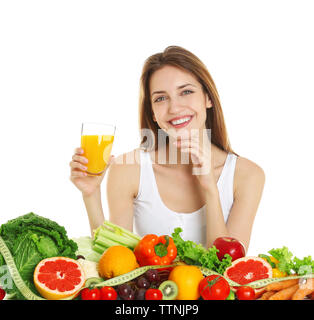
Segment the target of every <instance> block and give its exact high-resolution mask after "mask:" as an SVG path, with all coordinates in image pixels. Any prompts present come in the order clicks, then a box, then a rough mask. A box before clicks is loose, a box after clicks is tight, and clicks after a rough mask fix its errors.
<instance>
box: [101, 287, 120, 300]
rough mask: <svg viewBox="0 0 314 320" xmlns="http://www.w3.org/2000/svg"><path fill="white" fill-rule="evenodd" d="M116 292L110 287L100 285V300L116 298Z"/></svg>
mask: <svg viewBox="0 0 314 320" xmlns="http://www.w3.org/2000/svg"><path fill="white" fill-rule="evenodd" d="M117 297H118V294H117V291H116V290H115V289H113V288H112V287H102V288H101V289H100V300H117Z"/></svg>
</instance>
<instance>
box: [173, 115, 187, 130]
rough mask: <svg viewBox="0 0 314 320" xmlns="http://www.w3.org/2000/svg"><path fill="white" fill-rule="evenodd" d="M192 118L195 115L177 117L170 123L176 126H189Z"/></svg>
mask: <svg viewBox="0 0 314 320" xmlns="http://www.w3.org/2000/svg"><path fill="white" fill-rule="evenodd" d="M192 118H193V116H182V117H176V118H174V119H172V120H170V121H169V123H170V124H171V125H172V126H173V127H175V128H182V127H185V126H187V125H188V124H189V123H190V122H191V120H192Z"/></svg>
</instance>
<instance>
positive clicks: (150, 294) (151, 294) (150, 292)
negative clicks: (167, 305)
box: [145, 289, 162, 300]
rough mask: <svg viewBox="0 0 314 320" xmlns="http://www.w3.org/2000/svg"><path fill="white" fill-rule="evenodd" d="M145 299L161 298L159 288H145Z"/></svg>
mask: <svg viewBox="0 0 314 320" xmlns="http://www.w3.org/2000/svg"><path fill="white" fill-rule="evenodd" d="M145 300H162V292H161V291H160V290H159V289H147V290H146V292H145Z"/></svg>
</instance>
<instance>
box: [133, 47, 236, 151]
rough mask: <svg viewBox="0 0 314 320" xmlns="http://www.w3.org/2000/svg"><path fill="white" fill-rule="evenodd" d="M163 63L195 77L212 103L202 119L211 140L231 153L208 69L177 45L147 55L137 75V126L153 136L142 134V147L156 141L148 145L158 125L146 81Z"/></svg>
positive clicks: (155, 137) (151, 146)
mask: <svg viewBox="0 0 314 320" xmlns="http://www.w3.org/2000/svg"><path fill="white" fill-rule="evenodd" d="M166 65H170V66H174V67H177V68H180V69H183V70H185V71H188V72H190V73H191V74H192V75H194V76H195V77H196V79H197V80H198V81H199V83H200V84H201V85H202V88H203V90H204V93H205V94H207V95H208V97H209V98H210V100H211V102H212V105H213V106H212V107H211V108H209V109H207V110H206V112H207V117H206V122H205V125H206V128H207V129H211V142H212V143H213V144H214V145H216V146H217V147H218V148H220V149H221V150H224V151H227V152H232V153H234V152H233V151H232V149H231V146H230V143H229V139H228V135H227V130H226V126H225V120H224V116H223V112H222V109H221V105H220V99H219V95H218V92H217V89H216V85H215V83H214V81H213V79H212V77H211V75H210V73H209V72H208V70H207V68H206V66H205V65H204V64H203V62H202V61H201V60H200V59H199V58H198V57H196V56H195V55H194V54H193V53H191V52H189V51H188V50H186V49H184V48H182V47H178V46H169V47H167V48H166V49H165V50H164V52H161V53H156V54H154V55H152V56H150V57H149V58H148V59H146V61H145V63H144V66H143V70H142V75H141V79H140V98H139V125H140V129H150V130H151V132H153V134H154V137H151V138H152V139H149V137H147V136H143V135H142V137H141V144H142V145H143V144H145V145H146V148H153V147H154V148H155V150H157V147H158V143H155V144H154V145H152V144H151V142H149V141H151V140H153V139H154V141H155V142H156V141H158V140H157V139H158V129H160V127H159V126H158V124H157V123H156V122H154V121H153V112H152V105H151V99H150V87H149V82H150V78H151V76H152V74H153V73H154V72H155V71H157V70H159V69H161V68H162V67H164V66H166Z"/></svg>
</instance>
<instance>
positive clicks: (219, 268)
mask: <svg viewBox="0 0 314 320" xmlns="http://www.w3.org/2000/svg"><path fill="white" fill-rule="evenodd" d="M182 231H183V230H182V228H175V229H174V232H173V233H172V235H171V236H172V239H173V241H174V243H175V245H176V247H177V255H178V257H179V258H180V260H182V261H184V262H185V263H187V264H192V265H199V266H203V267H205V268H208V269H210V270H213V271H215V272H218V273H220V274H223V273H224V272H225V270H226V268H227V267H229V266H231V261H232V258H231V256H230V255H229V254H226V255H225V256H224V258H223V260H222V261H220V260H219V259H218V257H217V252H218V249H217V248H216V247H215V246H212V247H211V248H209V249H206V248H204V247H203V246H202V245H201V244H196V243H195V242H193V241H191V240H183V239H182V237H181V236H180V233H181V232H182Z"/></svg>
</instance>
